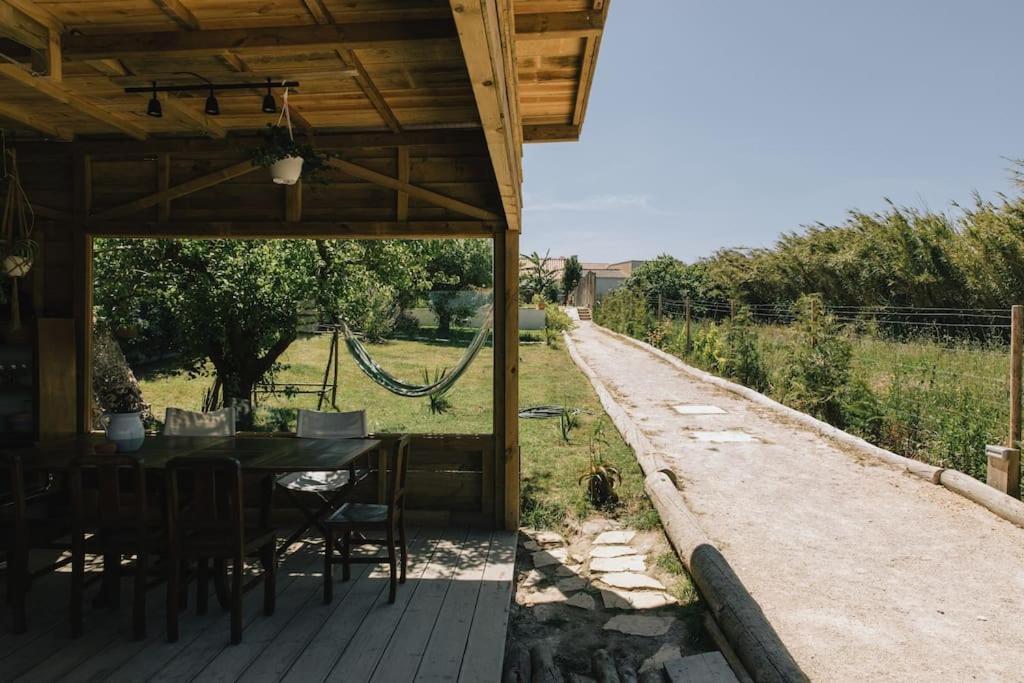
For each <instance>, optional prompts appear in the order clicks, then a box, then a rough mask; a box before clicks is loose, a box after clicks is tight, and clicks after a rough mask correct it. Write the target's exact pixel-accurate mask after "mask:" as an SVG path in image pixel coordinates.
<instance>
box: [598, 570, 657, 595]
mask: <svg viewBox="0 0 1024 683" xmlns="http://www.w3.org/2000/svg"><path fill="white" fill-rule="evenodd" d="M598 580H599V581H600V582H601V583H603V584H605V585H606V586H611V587H612V588H625V589H626V590H637V589H644V590H654V591H664V590H665V586H664V585H662V583H661V581H658V580H657V579H654V578H651V577H650V576H647V575H646V574H637V573H636V572H621V573H614V574H602V575H601V576H600V577H599V579H598Z"/></svg>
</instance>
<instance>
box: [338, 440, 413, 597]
mask: <svg viewBox="0 0 1024 683" xmlns="http://www.w3.org/2000/svg"><path fill="white" fill-rule="evenodd" d="M410 442H411V437H410V436H409V435H406V436H403V437H402V438H401V439H399V440H398V442H397V443H395V447H394V450H393V451H392V457H391V463H390V465H391V466H390V468H389V470H388V499H387V504H384V505H377V504H370V503H346V504H345V505H342V506H341V507H340V508H338V510H337V511H336V512H335V513H334V514H332V515H331V516H330V517H328V518H327V519H326V520H325V527H326V528H327V538H326V539H325V541H326V542H325V544H324V602H330V601H331V600H332V599H333V598H334V576H333V574H334V572H333V568H334V565H335V564H337V563H339V562H340V563H341V565H342V579H343V580H344V581H348V580H349V578H350V576H351V570H350V565H351V564H352V563H353V562H356V563H369V564H379V563H381V562H384V561H387V563H388V565H389V566H390V568H391V586H390V590H389V593H388V602H392V603H393V602H394V601H395V594H396V592H397V588H398V584H399V583H405V571H406V567H407V565H408V563H409V554H408V546H407V544H406V534H405V485H406V475H407V473H408V470H409V444H410ZM364 532H367V533H374V532H376V533H380V532H384V538H383V539H381V538H379V537H378V538H364V537H362V536H361V535H359V536H357V535H356V534H362V533H364ZM396 534H397V536H398V550H400V552H401V560H402V564H401V574H400V575H399V572H398V570H397V568H396V558H395V555H396V552H395V551H396V547H395V536H396ZM338 535H340V536H341V539H342V542H341V558H340V559H339V558H336V557H335V556H334V550H335V548H334V541H335V538H336V537H337V536H338ZM353 544H358V545H365V544H371V545H379V546H384V547H386V548H387V552H388V554H387V557H386V558H385V557H380V556H373V557H352V545H353Z"/></svg>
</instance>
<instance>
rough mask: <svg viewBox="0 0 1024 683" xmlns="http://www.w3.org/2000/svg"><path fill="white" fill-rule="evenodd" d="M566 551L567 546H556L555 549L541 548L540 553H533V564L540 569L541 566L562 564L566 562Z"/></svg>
mask: <svg viewBox="0 0 1024 683" xmlns="http://www.w3.org/2000/svg"><path fill="white" fill-rule="evenodd" d="M565 558H566V551H565V548H554V549H553V550H541V551H540V552H538V553H534V554H533V566H534V567H537V568H538V569H540V568H541V567H550V566H551V565H553V564H562V563H563V562H565Z"/></svg>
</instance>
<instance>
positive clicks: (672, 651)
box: [640, 644, 683, 673]
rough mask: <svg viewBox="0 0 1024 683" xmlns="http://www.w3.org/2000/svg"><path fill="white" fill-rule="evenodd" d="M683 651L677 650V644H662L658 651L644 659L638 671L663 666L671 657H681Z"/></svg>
mask: <svg viewBox="0 0 1024 683" xmlns="http://www.w3.org/2000/svg"><path fill="white" fill-rule="evenodd" d="M682 656H683V653H682V652H680V651H679V646H677V645H667V644H666V645H662V646H661V647H660V648H658V651H657V652H655V653H654V654H653V655H651V656H650V657H648V658H647V659H645V660H644V663H643V664H641V665H640V673H646V672H648V671H651V670H652V669H660V668H661V667H663V666H665V662H668V661H671V660H673V659H681V658H682Z"/></svg>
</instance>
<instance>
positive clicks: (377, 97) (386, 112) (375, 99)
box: [338, 50, 402, 133]
mask: <svg viewBox="0 0 1024 683" xmlns="http://www.w3.org/2000/svg"><path fill="white" fill-rule="evenodd" d="M338 57H340V58H341V61H342V63H343V64H344V65H345V66H348V67H352V68H354V69H355V70H356V74H357V75H356V77H355V80H356V85H358V86H359V89H360V90H362V91H363V94H364V95H366V99H368V100H369V101H370V104H371V105H373V108H374V109H376V110H377V113H378V114H379V115H380V118H381V119H382V120H383V121H384V125H386V126H387V127H388V128H390V129H391V131H392V132H393V133H401V132H402V124H401V123H400V122H399V121H398V117H397V116H395V112H394V111H393V110H392V109H391V106H390V105H388V103H387V100H385V99H384V96H383V95H381V93H380V90H378V89H377V86H376V85H374V83H373V80H372V79H371V78H370V74H368V73H367V72H366V69H365V67H363V63H362V62H361V61H359V58H358V57H356V54H355V53H354V52H353V51H352V50H338Z"/></svg>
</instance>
